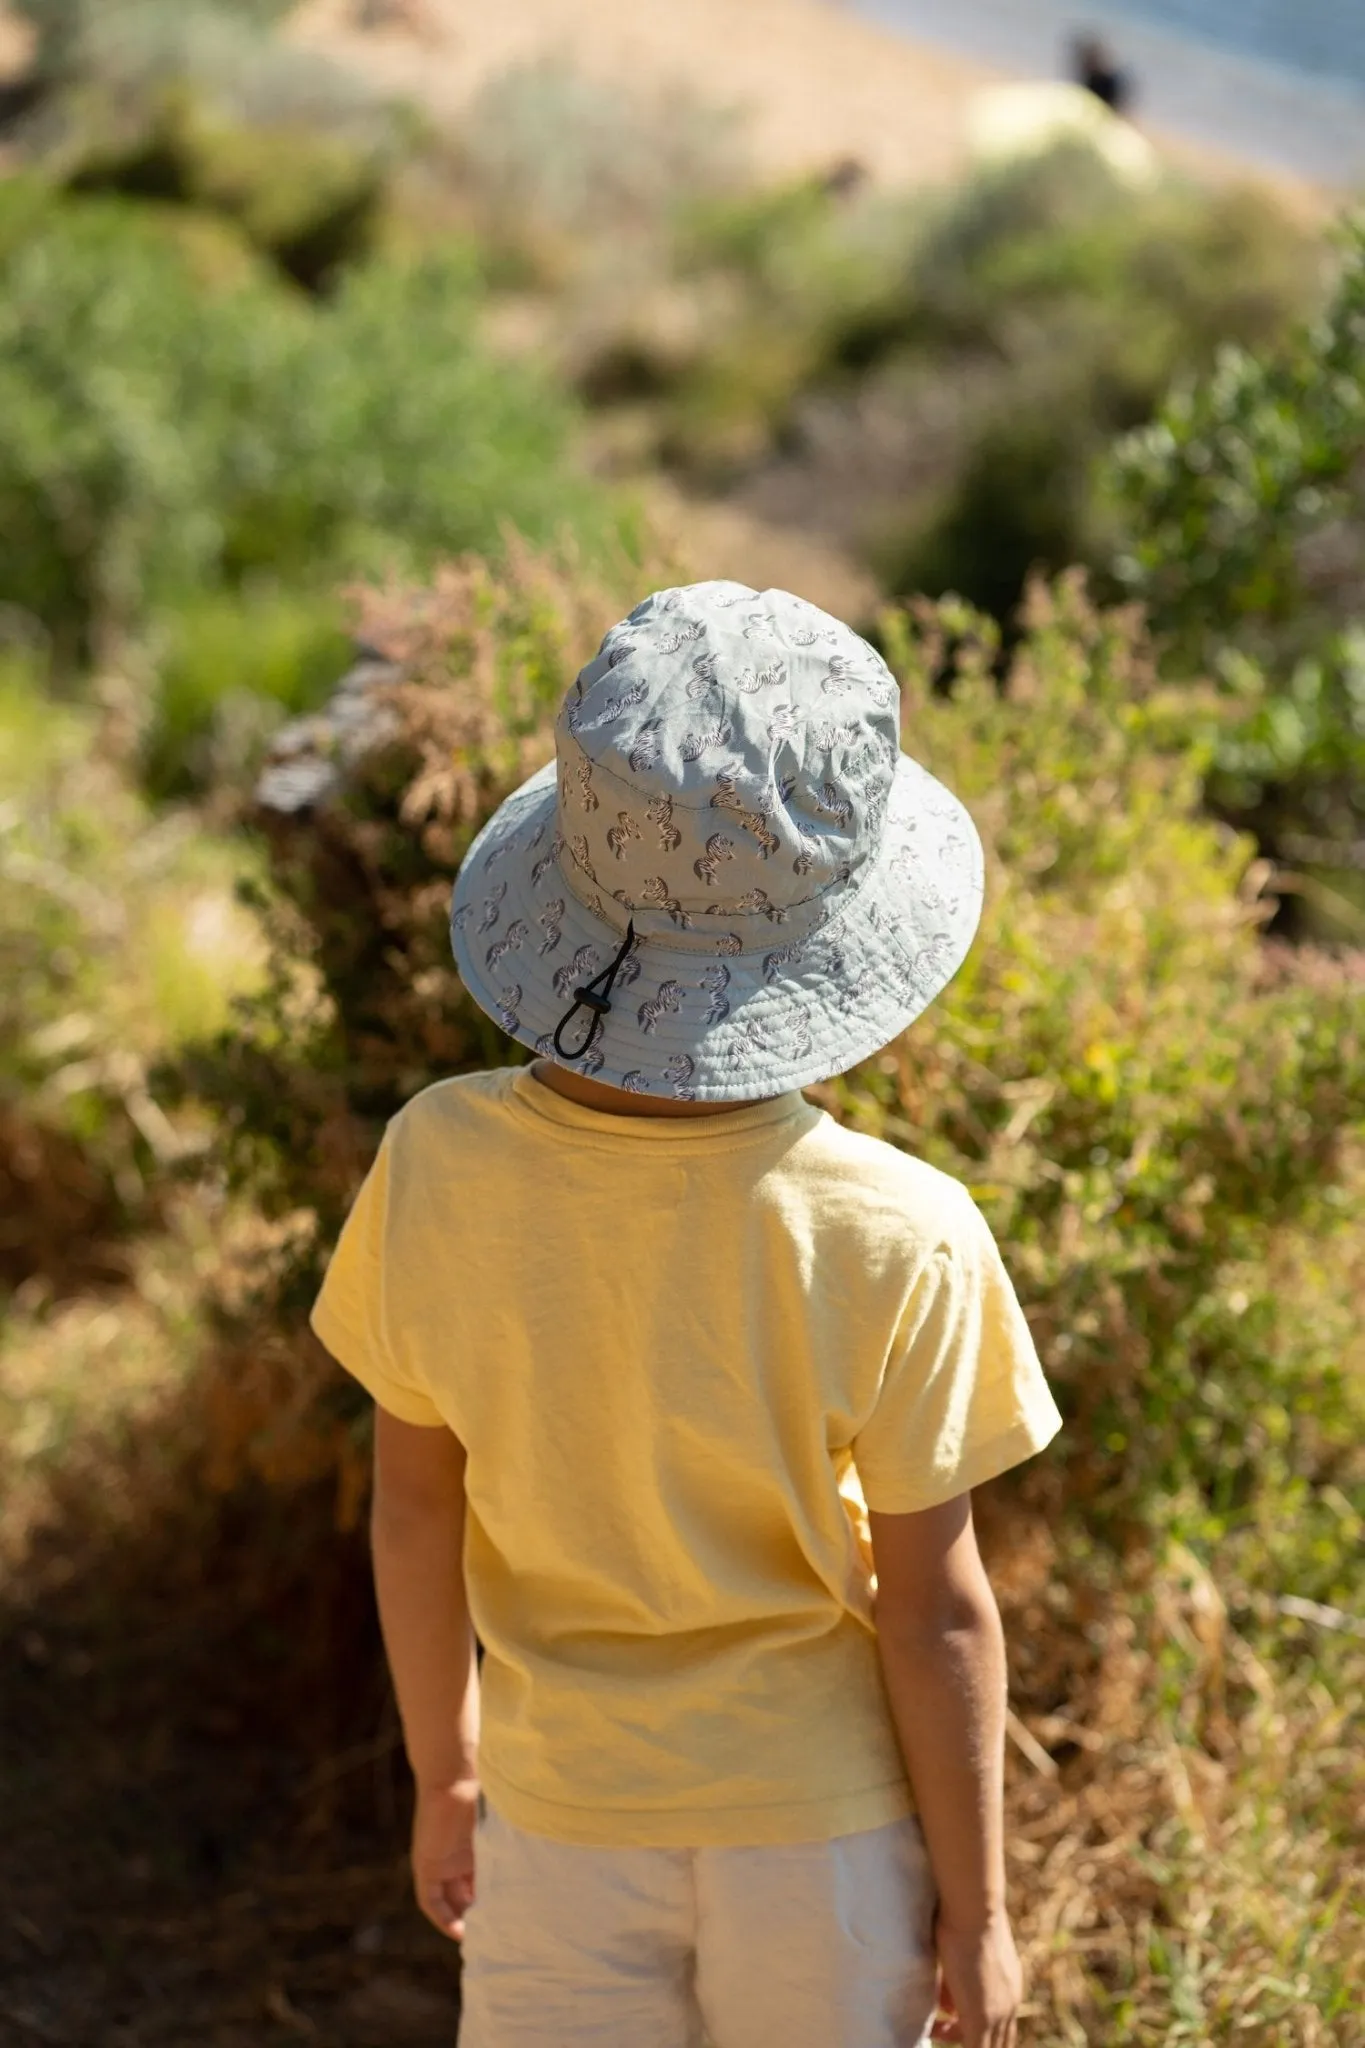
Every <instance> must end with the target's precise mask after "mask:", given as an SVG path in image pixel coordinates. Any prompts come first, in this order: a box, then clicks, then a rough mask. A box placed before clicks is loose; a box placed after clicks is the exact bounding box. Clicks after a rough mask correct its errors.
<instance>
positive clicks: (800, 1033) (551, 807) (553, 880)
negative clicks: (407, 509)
mask: <svg viewBox="0 0 1365 2048" xmlns="http://www.w3.org/2000/svg"><path fill="white" fill-rule="evenodd" d="M556 800H557V773H556V764H555V762H553V761H550V762H548V763H547V764H546V766H545V767H544V768H542V769H540V770H539V771H538V772H537V773H536V774H534V775H533V776H531V778H530V779H529V781H527V782H524V783H523V784H522V786H521V788H520V789H518V790H516V791H515V792H514V793H513V794H512V795H511V796H510V797H508V798H507V799H506V801H505V802H504V803H503V804H502V805H501V806H500V807H499V809H498V810H497V811H496V812H495V813H494V815H493V817H492V818H490V819H489V821H488V823H487V824H486V825H485V826H484V827H483V829H482V831H481V832H480V833H479V835H478V837H477V838H476V839H475V841H474V843H473V845H472V846H471V847H470V849H469V852H468V854H467V856H466V858H465V860H464V862H463V864H462V865H461V868H460V872H459V874H458V876H457V877H456V881H455V889H454V894H453V897H452V901H451V946H452V950H453V952H454V955H455V962H456V966H457V967H458V969H459V972H460V978H461V980H462V981H463V982H464V985H465V987H466V988H467V989H468V991H469V993H470V995H471V996H473V998H474V1000H475V1002H476V1003H478V1005H479V1007H480V1008H481V1009H482V1010H485V1011H486V1012H487V1013H488V1014H489V1016H491V1017H494V1018H495V1019H496V1020H497V1021H498V1023H500V1024H501V1026H502V1028H503V1029H504V1030H505V1031H506V1032H508V1034H509V1035H510V1036H511V1037H513V1038H515V1039H517V1040H519V1041H520V1043H521V1044H523V1045H527V1046H530V1047H531V1048H533V1049H534V1050H535V1051H536V1052H538V1053H539V1054H540V1055H541V1056H542V1057H543V1058H545V1059H548V1060H552V1061H553V1062H554V1063H555V1064H556V1065H558V1066H564V1067H567V1068H568V1069H569V1070H570V1071H571V1072H577V1073H585V1072H586V1073H590V1074H591V1075H592V1076H593V1078H594V1079H596V1080H599V1081H604V1082H607V1083H609V1084H610V1085H611V1086H613V1087H616V1088H626V1089H631V1090H634V1091H636V1092H639V1093H642V1094H652V1095H662V1096H676V1097H679V1098H682V1099H685V1100H695V1101H699V1102H734V1101H743V1100H746V1099H752V1098H755V1097H761V1096H768V1095H776V1094H781V1093H783V1092H785V1091H786V1090H788V1089H792V1088H802V1087H806V1086H808V1085H809V1084H810V1083H811V1082H814V1081H823V1080H827V1079H829V1078H830V1076H832V1075H835V1074H842V1073H844V1072H846V1071H847V1069H848V1068H850V1067H853V1066H856V1065H857V1064H858V1062H859V1061H860V1060H863V1059H866V1058H868V1057H869V1056H870V1055H871V1054H872V1053H874V1052H876V1051H877V1050H878V1049H879V1048H880V1047H882V1046H883V1045H886V1044H887V1043H888V1042H889V1041H890V1040H891V1039H893V1038H895V1037H896V1036H897V1035H898V1034H899V1033H900V1032H902V1031H903V1030H904V1029H905V1028H906V1026H907V1025H908V1024H911V1023H913V1022H914V1020H915V1018H916V1017H918V1016H919V1015H920V1014H921V1012H922V1011H924V1010H925V1009H927V1008H928V1006H929V1004H930V1003H931V1002H932V1001H933V1000H934V998H935V996H937V995H938V994H939V993H940V992H941V991H942V990H943V989H944V988H946V987H947V985H948V983H949V982H950V981H951V980H952V978H953V976H954V975H955V974H956V973H957V971H958V968H959V967H960V966H961V965H962V962H963V960H964V959H965V958H966V956H967V953H968V951H969V950H970V947H971V943H972V940H973V938H974V937H975V934H976V929H977V926H978V923H979V922H980V917H981V905H982V898H983V892H984V882H985V869H984V860H983V856H982V849H981V841H980V838H979V837H978V834H977V831H976V827H975V825H974V824H973V822H972V819H971V816H970V813H969V812H968V811H967V810H966V808H965V806H964V805H963V804H962V803H961V802H960V801H959V800H958V798H957V797H955V796H954V795H953V794H952V792H951V790H949V789H947V788H945V787H944V785H943V784H942V783H941V782H939V781H938V780H937V779H936V778H935V777H934V776H932V775H930V774H929V772H928V770H927V769H925V768H922V767H921V766H920V765H919V763H918V762H917V761H913V760H911V759H910V757H909V756H908V755H905V754H902V755H901V757H900V760H899V762H898V764H897V768H896V772H895V775H894V777H893V779H892V785H891V792H890V798H889V802H888V805H887V812H886V821H885V826H884V829H883V836H882V844H881V847H880V850H879V853H878V858H877V861H876V864H875V866H874V867H873V869H872V871H871V872H870V873H869V874H867V875H866V876H865V877H863V878H862V880H861V882H860V885H859V886H858V888H857V889H856V890H855V891H854V892H853V893H852V894H851V895H850V896H849V897H848V898H847V899H846V901H845V903H844V904H843V905H841V906H840V908H839V910H838V911H837V912H836V913H835V914H834V915H833V916H832V917H831V918H830V919H829V921H828V922H827V923H826V924H824V925H823V926H822V927H821V928H820V929H819V930H817V931H816V932H814V933H812V934H811V935H810V936H809V937H808V938H806V939H804V940H797V941H795V942H792V941H791V940H790V939H789V938H788V936H787V935H786V934H785V933H784V931H783V928H782V926H781V925H780V924H778V925H774V926H773V928H772V931H771V936H770V938H768V939H767V940H766V943H765V942H764V940H763V939H762V938H760V937H759V936H758V935H757V934H751V935H750V936H749V937H748V938H746V941H745V944H746V948H747V947H750V946H752V947H754V948H755V949H754V950H745V951H744V952H742V953H734V954H722V952H721V951H720V950H716V951H712V952H706V951H699V950H697V948H696V947H695V946H689V947H682V946H677V947H672V946H669V944H668V943H667V941H666V940H664V939H659V938H653V937H651V938H649V939H640V940H639V941H638V942H637V945H636V947H635V950H634V952H633V954H632V955H631V957H630V959H629V960H628V961H627V962H626V964H625V968H624V969H623V971H622V973H621V974H620V975H618V977H617V981H616V984H615V986H614V988H613V990H612V994H611V1009H610V1011H609V1012H608V1013H607V1014H606V1015H605V1016H604V1017H603V1019H602V1027H601V1029H600V1031H599V1032H598V1033H597V1035H596V1038H595V1040H594V1043H593V1047H592V1051H591V1053H590V1054H589V1057H588V1059H587V1061H586V1062H585V1061H579V1060H565V1059H561V1058H560V1057H559V1055H558V1054H557V1053H556V1052H555V1050H554V1047H553V1044H552V1039H553V1034H554V1031H555V1028H556V1026H557V1025H558V1024H559V1022H560V1020H561V1018H562V1017H563V1016H564V1015H565V1012H566V1011H567V1010H568V1009H569V1007H570V1005H571V1004H572V1002H573V992H572V990H573V985H574V984H575V983H578V982H581V981H582V980H585V979H587V978H589V977H590V976H592V975H593V974H595V973H598V972H599V971H600V970H601V969H603V968H605V967H606V966H607V965H608V964H609V963H610V961H611V960H612V959H613V957H614V956H615V954H616V953H617V951H618V950H619V947H620V945H621V941H622V939H623V937H624V936H625V933H624V926H623V928H622V929H621V930H620V931H618V930H617V929H616V928H615V927H614V926H613V925H611V924H608V923H607V922H606V921H605V920H604V919H603V918H601V917H599V916H597V915H596V914H595V913H594V912H593V911H590V910H589V909H588V908H587V907H586V906H585V905H584V904H582V903H581V902H580V901H579V900H578V898H577V897H576V896H575V895H574V894H573V893H572V891H571V890H570V888H569V887H568V885H567V883H566V882H565V879H564V876H563V874H562V873H561V871H560V869H559V867H558V865H557V864H556V863H554V862H549V861H547V860H546V858H545V856H546V851H547V849H548V848H549V847H550V846H551V843H552V840H553V837H554V831H555V817H556ZM626 915H627V913H626V912H625V911H622V912H621V916H622V918H623V920H624V918H625V917H626ZM584 949H589V950H590V953H591V956H592V957H591V958H590V959H589V961H588V963H587V964H586V965H580V966H579V967H578V968H577V970H576V971H575V972H574V973H573V974H572V975H571V974H570V973H569V972H568V968H569V963H570V962H572V961H573V960H574V958H575V956H576V955H578V954H579V953H580V952H582V951H583V950H584ZM557 972H559V973H560V988H558V989H557V988H556V986H555V980H554V977H555V975H556V973H557ZM591 1021H592V1020H591V1015H590V1013H589V1012H588V1011H587V1010H585V1009H580V1010H579V1012H578V1015H577V1016H576V1017H575V1019H574V1021H573V1023H572V1025H571V1026H570V1027H569V1029H568V1031H567V1032H566V1033H565V1037H566V1040H567V1042H568V1043H570V1044H576V1043H578V1042H580V1040H581V1038H582V1037H585V1036H586V1034H587V1031H588V1027H589V1025H590V1023H591Z"/></svg>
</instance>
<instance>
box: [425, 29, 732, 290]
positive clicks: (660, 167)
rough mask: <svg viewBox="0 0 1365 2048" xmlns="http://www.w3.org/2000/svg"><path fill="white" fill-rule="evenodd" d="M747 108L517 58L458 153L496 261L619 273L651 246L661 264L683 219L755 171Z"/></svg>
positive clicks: (488, 88)
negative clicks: (687, 209) (740, 111)
mask: <svg viewBox="0 0 1365 2048" xmlns="http://www.w3.org/2000/svg"><path fill="white" fill-rule="evenodd" d="M740 133H741V123H740V122H739V121H738V120H737V118H736V110H735V109H732V108H726V107H719V106H716V107H713V106H710V105H707V104H705V103H703V102H701V101H698V100H697V99H695V98H694V97H693V96H692V95H691V94H690V93H688V92H686V91H680V90H677V89H672V90H669V91H667V92H662V91H660V92H656V93H653V94H651V93H650V92H648V91H644V90H640V89H638V88H637V89H636V90H633V91H629V92H626V91H622V90H621V89H620V88H619V87H618V86H615V85H610V84H607V83H605V82H599V81H597V80H595V79H592V78H589V77H587V76H586V75H584V74H582V73H580V72H578V71H576V70H574V68H573V67H572V65H571V64H568V63H566V62H565V61H564V59H563V58H561V57H553V58H551V57H546V58H541V59H537V60H535V61H533V62H530V63H526V64H518V65H515V66H513V67H512V68H511V69H509V70H508V71H506V72H504V73H502V74H501V75H500V76H498V77H495V78H493V79H491V80H489V82H488V83H487V84H486V85H484V86H482V87H481V88H480V89H479V91H478V92H477V93H475V95H474V97H473V99H472V100H471V101H470V103H469V105H468V107H467V108H466V110H465V113H464V116H463V118H462V121H461V123H460V127H459V131H458V135H457V137H456V141H455V149H454V155H455V159H456V162H457V164H458V165H459V168H460V170H461V173H462V176H463V178H464V180H465V182H466V184H467V187H468V189H469V192H470V195H471V198H472V201H473V204H474V206H475V208H476V211H477V215H478V218H479V220H480V223H481V226H482V229H483V232H484V233H485V235H486V236H487V237H488V239H489V241H490V242H491V244H492V245H493V251H494V260H495V262H496V263H497V264H498V265H499V266H500V267H501V269H502V271H503V272H504V273H505V274H507V275H508V276H509V277H510V278H525V279H531V280H533V279H538V278H548V279H549V280H550V281H553V282H562V281H564V280H565V279H567V278H568V277H569V276H571V275H572V274H573V273H574V272H575V271H576V270H578V269H579V268H586V269H587V270H589V271H590V272H592V273H594V274H598V275H601V274H605V275H608V276H610V274H611V273H612V271H613V270H614V269H615V268H616V267H617V266H618V265H620V264H621V262H622V261H623V259H625V260H627V261H629V259H628V258H626V248H627V245H629V246H630V248H631V249H632V250H633V252H634V262H635V263H637V264H638V263H639V261H641V260H642V251H641V244H645V245H649V244H657V245H658V247H656V248H655V249H654V250H653V251H652V252H650V251H648V250H646V251H645V252H644V254H643V260H645V261H646V262H648V263H650V264H653V263H657V261H658V258H659V255H660V253H661V251H662V249H663V248H664V247H665V246H666V244H667V240H668V234H669V230H670V227H671V224H672V221H673V219H674V217H675V215H677V214H678V213H679V212H680V210H681V209H682V208H683V207H684V206H686V205H691V204H694V203H695V202H696V200H697V199H698V198H699V197H700V196H701V195H704V194H706V193H708V192H718V191H724V190H726V189H728V188H730V187H732V186H734V185H735V184H737V183H738V181H739V179H740V177H741V175H742V172H743V170H744V168H745V164H744V152H743V147H742V143H741V142H740V141H739V139H738V138H739V136H740Z"/></svg>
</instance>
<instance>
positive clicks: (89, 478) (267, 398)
mask: <svg viewBox="0 0 1365 2048" xmlns="http://www.w3.org/2000/svg"><path fill="white" fill-rule="evenodd" d="M26 220H27V226H26V228H25V230H24V231H22V232H19V231H16V232H15V233H14V234H13V235H12V236H11V237H10V238H9V239H8V241H6V238H5V236H4V235H3V234H0V411H3V414H4V417H5V418H6V420H7V421H8V422H9V431H8V432H7V434H6V436H5V437H4V443H3V446H0V524H2V525H3V527H4V530H5V533H6V538H7V547H6V551H5V555H4V558H3V560H2V561H0V601H7V602H9V603H12V604H16V605H19V606H21V607H23V608H24V609H25V610H27V611H29V612H31V613H33V614H34V615H35V616H37V617H38V618H40V619H42V620H43V621H44V622H45V624H46V625H48V626H49V627H50V629H51V630H52V631H53V632H54V633H55V634H56V635H58V637H59V640H60V642H61V646H62V650H63V652H64V653H66V654H67V655H81V654H83V653H85V652H87V651H88V650H90V649H91V648H92V647H94V646H95V645H96V644H97V643H100V642H102V641H107V640H108V638H109V636H110V635H119V634H124V633H127V632H128V631H130V630H133V629H135V628H137V627H138V626H139V624H140V622H141V621H142V620H144V619H145V618H146V617H147V615H148V614H149V612H151V611H153V610H154V609H155V608H156V607H158V606H159V605H164V604H167V603H173V602H175V601H177V600H178V599H179V598H180V597H181V596H183V595H184V594H185V593H187V592H190V591H196V590H202V589H206V588H207V589H213V588H218V587H224V586H226V587H232V586H234V585H235V584H236V583H237V582H239V581H240V580H241V579H242V578H243V577H244V576H246V575H247V574H249V573H250V572H252V571H254V570H256V569H258V568H264V569H266V570H268V571H269V572H270V573H271V574H272V575H274V576H275V577H277V578H281V579H287V578H290V577H300V576H301V577H302V578H303V579H304V580H305V581H308V582H312V583H315V582H316V578H317V576H318V574H319V571H325V570H326V569H327V568H328V567H333V566H336V567H340V568H342V569H343V570H347V569H349V570H356V569H364V568H369V567H379V566H380V565H382V564H383V563H384V562H386V561H397V560H403V559H407V560H409V561H419V560H422V559H429V558H430V557H431V556H432V555H433V554H435V553H437V552H439V551H441V550H445V549H448V548H449V547H450V546H451V545H464V546H473V545H478V546H483V547H486V548H496V546H497V544H498V533H499V525H500V522H501V521H503V520H504V519H510V520H513V521H515V522H516V523H517V524H519V525H520V526H522V527H523V528H524V529H525V530H527V531H528V532H530V533H532V534H541V535H547V534H549V533H551V532H553V531H554V530H555V529H556V528H557V527H559V526H560V525H561V524H564V523H569V524H574V525H577V526H578V527H579V528H581V529H582V530H584V531H585V532H587V531H592V530H596V531H598V532H599V533H600V532H602V531H603V530H604V528H605V527H606V524H607V516H606V510H605V507H604V504H603V501H602V499H601V497H600V495H599V494H598V493H596V492H594V490H593V489H592V487H591V486H590V485H588V484H585V483H582V482H580V481H578V480H577V479H576V478H575V477H574V476H573V474H572V473H571V472H570V471H569V469H568V465H567V462H566V460H565V454H566V442H567V430H568V427H569V424H570V415H569V413H568V412H567V410H566V408H565V406H564V404H563V403H562V402H561V401H560V400H559V399H558V398H556V397H555V396H554V395H553V393H552V392H551V391H550V390H549V388H548V387H547V386H546V385H544V384H543V383H541V382H540V381H538V380H537V379H536V377H535V376H534V375H533V374H531V373H530V372H528V371H525V370H521V369H517V368H513V367H507V366H503V365H500V364H498V363H496V362H494V361H492V360H491V359H490V358H489V357H488V356H487V355H486V354H485V353H484V352H483V351H482V349H481V348H480V346H479V345H478V343H477V341H476V340H475V337H474V326H475V319H476V307H477V292H476V286H475V281H474V276H473V271H472V267H471V265H470V263H469V262H468V261H467V260H466V259H465V258H464V257H463V256H462V255H461V253H460V252H459V251H453V252H450V253H447V254H445V255H443V256H441V257H439V258H435V257H433V258H428V259H425V260H421V261H417V262H413V263H393V264H385V265H375V266H372V267H370V268H368V269H365V270H363V271H360V272H358V273H356V274H355V275H354V276H352V277H349V278H348V279H347V280H346V283H345V284H344V286H343V287H342V289H341V290H340V291H339V292H338V294H337V296H336V298H335V300H334V301H332V302H330V303H328V304H327V305H325V306H321V307H310V306H309V305H308V304H307V303H306V302H305V301H303V300H301V299H300V298H299V297H298V296H297V295H296V294H294V293H292V292H291V291H289V290H288V289H286V288H285V287H282V286H279V285H276V284H275V283H273V282H272V281H271V280H270V279H269V278H268V277H265V276H261V277H257V278H254V279H251V280H250V281H245V282H244V281H242V280H240V279H228V280H226V281H225V283H224V284H223V285H222V286H221V288H218V289H214V290H207V291H206V290H205V289H204V281H203V279H202V277H201V276H200V275H199V274H198V272H197V269H196V264H195V261H194V260H193V255H192V252H191V251H189V250H188V249H187V248H186V246H185V244H184V242H183V239H182V238H181V237H180V236H178V235H176V234H174V233H172V232H169V231H167V230H166V229H165V228H164V227H163V226H162V225H161V224H160V223H157V222H154V221H149V220H148V219H146V218H145V217H144V216H143V215H142V214H141V213H140V212H139V211H138V210H137V209H136V208H133V207H131V206H130V205H128V204H126V203H119V202H115V201H98V200H89V201H84V202H80V203H77V202H68V203H63V204H61V205H58V206H55V207H50V208H46V209H41V208H40V209H38V210H37V211H36V213H34V212H32V211H30V213H29V214H28V215H27V216H26Z"/></svg>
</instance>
